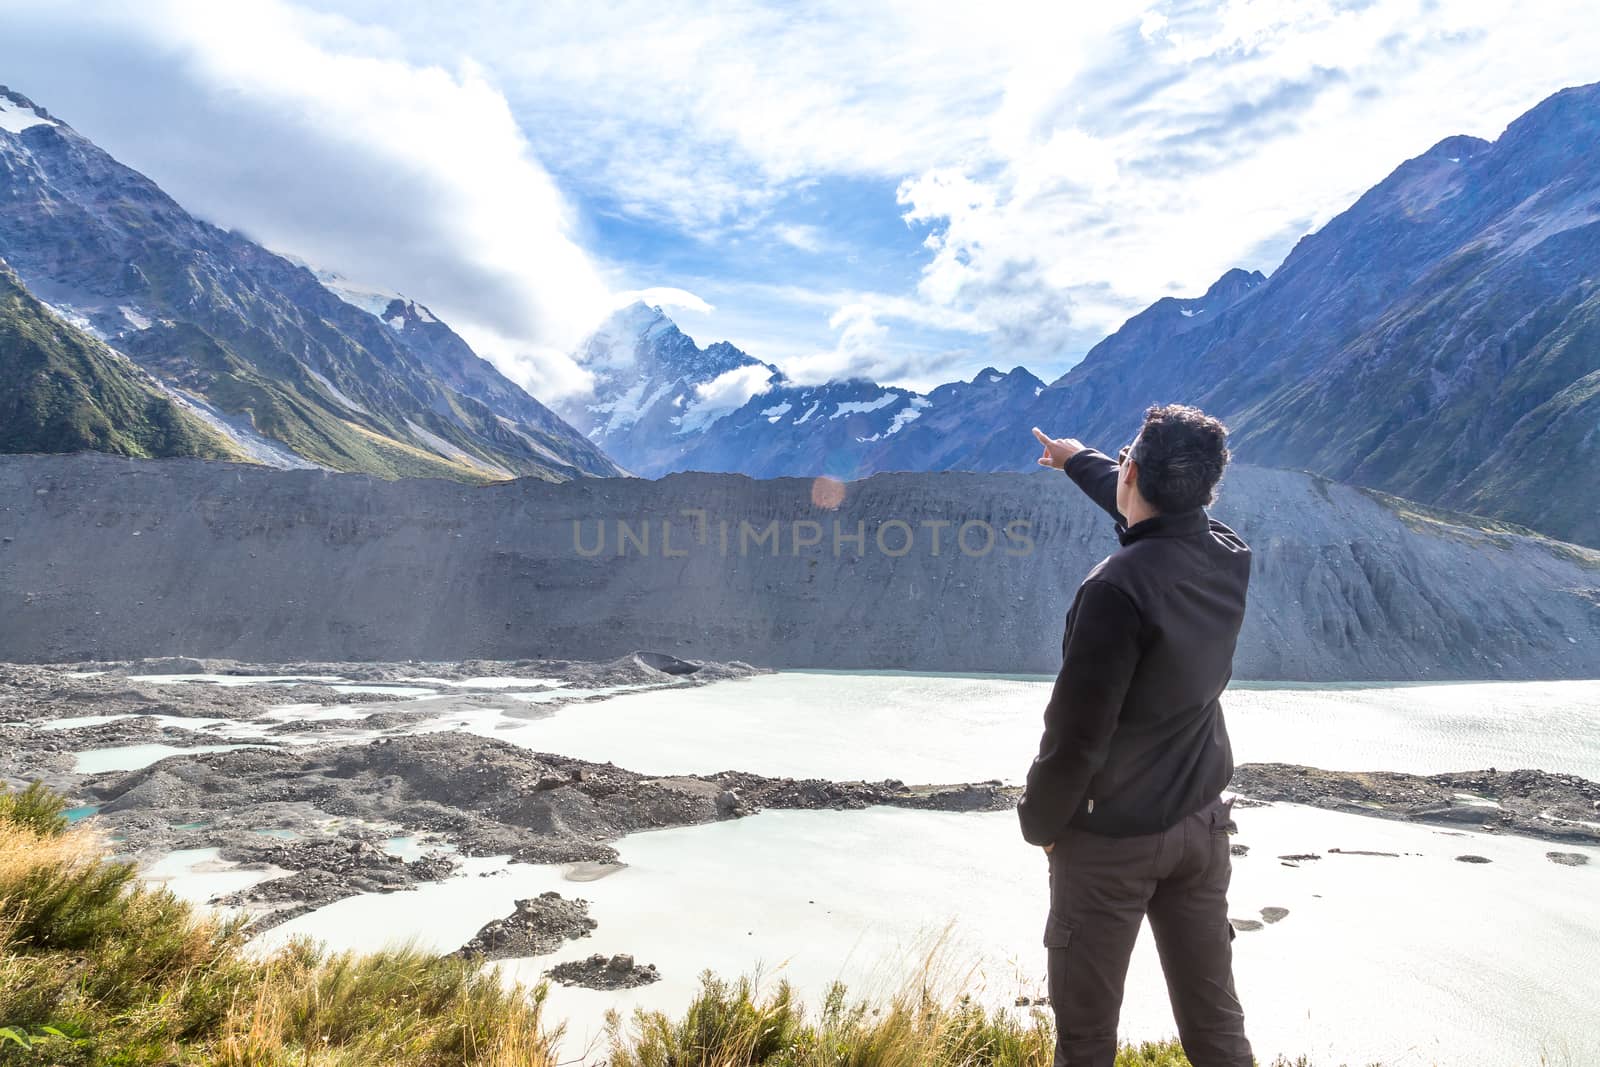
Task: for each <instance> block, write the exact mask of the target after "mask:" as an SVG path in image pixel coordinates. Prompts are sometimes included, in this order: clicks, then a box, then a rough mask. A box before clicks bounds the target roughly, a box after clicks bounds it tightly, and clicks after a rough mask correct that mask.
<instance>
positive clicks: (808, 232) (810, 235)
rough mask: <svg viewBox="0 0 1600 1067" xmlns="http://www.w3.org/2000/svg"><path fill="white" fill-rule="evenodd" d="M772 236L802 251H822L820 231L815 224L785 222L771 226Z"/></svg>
mask: <svg viewBox="0 0 1600 1067" xmlns="http://www.w3.org/2000/svg"><path fill="white" fill-rule="evenodd" d="M772 233H773V236H774V237H776V238H777V239H778V240H780V241H782V242H783V243H784V244H786V245H788V246H789V247H791V248H798V249H799V250H800V251H802V252H820V251H822V244H823V242H822V231H821V230H819V229H817V228H816V227H815V226H807V225H804V224H801V223H792V222H785V223H780V224H778V225H777V226H774V227H773V228H772Z"/></svg>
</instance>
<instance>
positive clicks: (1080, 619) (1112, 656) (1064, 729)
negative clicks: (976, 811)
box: [1017, 578, 1141, 845]
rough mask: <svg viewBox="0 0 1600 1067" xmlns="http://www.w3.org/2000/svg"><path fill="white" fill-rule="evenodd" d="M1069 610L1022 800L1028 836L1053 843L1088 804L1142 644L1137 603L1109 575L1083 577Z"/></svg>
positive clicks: (1019, 808) (1030, 840)
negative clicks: (1057, 670)
mask: <svg viewBox="0 0 1600 1067" xmlns="http://www.w3.org/2000/svg"><path fill="white" fill-rule="evenodd" d="M1069 617H1070V618H1071V620H1072V621H1071V623H1070V625H1069V627H1068V630H1067V635H1066V639H1065V641H1064V642H1063V645H1064V648H1063V653H1062V658H1061V673H1060V674H1059V675H1057V676H1056V684H1055V688H1054V689H1053V690H1052V691H1051V693H1050V703H1049V705H1048V706H1046V708H1045V711H1044V736H1043V737H1042V738H1040V740H1039V754H1038V755H1037V756H1036V757H1034V760H1033V765H1032V766H1031V767H1029V768H1028V780H1027V786H1026V787H1025V788H1024V789H1023V793H1022V799H1021V800H1020V801H1019V802H1018V803H1017V817H1018V819H1020V820H1021V822H1022V837H1023V839H1024V840H1025V841H1027V842H1028V843H1029V844H1033V845H1050V844H1053V843H1054V842H1055V840H1056V838H1057V837H1059V836H1060V835H1061V832H1062V831H1063V830H1064V829H1066V826H1067V823H1068V822H1069V821H1071V819H1072V817H1073V816H1074V815H1076V814H1077V813H1078V810H1079V809H1080V808H1082V807H1084V805H1085V801H1086V800H1087V799H1088V793H1089V782H1090V781H1091V780H1092V779H1093V778H1094V776H1095V775H1096V774H1097V773H1099V771H1100V768H1101V767H1103V766H1104V765H1105V762H1106V755H1107V753H1108V752H1109V751H1110V747H1111V735H1112V733H1113V732H1114V731H1115V730H1116V727H1117V719H1118V718H1119V717H1120V716H1121V714H1122V701H1123V698H1124V697H1126V696H1127V693H1128V686H1129V684H1130V683H1131V682H1132V681H1133V672H1134V669H1135V668H1136V667H1137V666H1138V663H1139V655H1140V651H1141V646H1140V636H1139V635H1140V625H1141V623H1140V618H1139V609H1138V608H1136V607H1135V606H1134V604H1133V601H1132V600H1130V599H1128V595H1127V594H1126V593H1124V592H1123V591H1122V590H1120V589H1118V588H1117V587H1116V586H1114V585H1112V584H1110V583H1109V582H1105V581H1101V580H1099V579H1095V578H1091V579H1089V580H1088V581H1086V582H1084V583H1083V585H1082V586H1080V587H1079V588H1078V595H1077V597H1076V598H1075V600H1074V602H1073V606H1072V611H1071V613H1070V616H1069Z"/></svg>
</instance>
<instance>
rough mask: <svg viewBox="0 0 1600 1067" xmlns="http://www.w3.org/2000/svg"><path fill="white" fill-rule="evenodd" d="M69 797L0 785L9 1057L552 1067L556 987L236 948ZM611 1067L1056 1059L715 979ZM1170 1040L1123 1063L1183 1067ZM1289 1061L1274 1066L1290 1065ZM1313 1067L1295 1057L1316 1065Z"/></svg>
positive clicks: (985, 1029)
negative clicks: (115, 852)
mask: <svg viewBox="0 0 1600 1067" xmlns="http://www.w3.org/2000/svg"><path fill="white" fill-rule="evenodd" d="M65 806H66V804H65V801H64V800H63V799H62V798H60V797H57V796H54V795H52V794H50V793H48V792H46V791H44V790H41V789H38V788H36V787H34V788H30V789H28V790H27V791H24V792H21V793H6V792H4V790H3V787H0V1065H3V1067H11V1065H33V1067H45V1065H50V1067H55V1065H62V1067H78V1065H85V1067H87V1065H95V1067H101V1065H103V1067H135V1065H155V1064H163V1065H166V1064H196V1065H218V1067H355V1065H368V1064H371V1065H383V1067H398V1065H418V1067H456V1065H486V1067H511V1065H517V1067H555V1065H556V1064H557V1063H566V1064H575V1063H578V1062H585V1061H583V1060H579V1059H574V1058H573V1057H574V1056H577V1055H578V1053H577V1052H576V1051H570V1052H569V1053H568V1054H567V1057H566V1058H562V1057H560V1056H559V1055H558V1048H557V1045H558V1042H559V1040H560V1037H561V1033H560V1028H559V1027H547V1026H546V1025H545V1024H544V1020H543V1018H542V1014H541V1013H542V1008H543V1002H544V994H545V987H544V986H542V985H541V986H540V987H538V988H536V989H533V990H528V989H526V988H523V987H521V986H510V985H506V984H503V983H502V982H501V980H500V977H499V975H498V974H497V973H495V972H494V971H493V970H487V971H485V970H480V969H479V968H478V967H476V966H474V965H472V964H469V963H466V962H464V961H461V960H457V959H451V958H444V957H439V956H432V955H428V954H425V953H421V952H416V951H405V950H400V951H390V952H382V953H377V954H372V955H357V954H350V953H327V952H325V951H323V950H321V949H319V948H317V947H315V946H313V945H311V944H309V943H307V942H304V941H301V942H295V943H293V944H291V945H289V946H288V947H286V948H284V949H282V950H280V951H278V952H276V953H273V954H271V955H270V956H257V955H252V954H248V953H246V952H244V951H243V947H244V935H243V925H242V924H241V923H239V922H236V921H234V922H224V921H219V920H217V919H215V918H214V917H212V916H211V915H209V913H207V912H205V911H204V910H197V909H194V908H191V907H190V906H189V905H188V904H186V903H184V902H183V901H181V900H179V899H178V898H176V897H174V896H173V895H172V894H171V893H170V892H169V891H167V890H166V889H160V888H150V887H147V886H143V885H141V884H140V883H139V882H138V881H137V880H136V879H135V877H134V868H133V866H132V865H131V864H126V863H115V862H112V861H110V860H109V859H108V858H107V855H106V850H105V847H104V845H103V844H102V843H101V841H100V839H99V838H98V836H97V835H96V834H95V832H94V831H93V830H91V829H84V828H78V829H68V827H67V824H66V819H65V817H64V816H63V814H62V813H63V811H64V809H65ZM607 1043H608V1044H609V1046H610V1047H609V1049H608V1050H605V1051H601V1052H599V1053H598V1054H597V1055H595V1056H592V1057H590V1058H589V1059H588V1060H587V1061H586V1062H589V1063H603V1062H609V1063H610V1064H611V1065H613V1067H755V1065H762V1067H1046V1065H1048V1064H1049V1062H1050V1059H1051V1056H1050V1048H1051V1043H1052V1037H1051V1033H1050V1021H1049V1018H1048V1016H1047V1015H1046V1014H1045V1013H1044V1012H1042V1011H1034V1012H1033V1013H1032V1014H1031V1015H1029V1016H1028V1017H1026V1018H1022V1017H1019V1016H1018V1015H1016V1014H1014V1013H1011V1012H992V1013H991V1012H987V1011H985V1010H984V1009H983V1008H982V1007H980V1006H978V1005H976V1004H974V1003H973V1002H972V1001H970V1000H968V999H966V998H962V997H959V996H958V997H954V998H941V997H938V996H936V995H933V994H932V993H930V991H929V988H928V987H927V985H926V984H925V983H924V984H917V985H916V986H914V987H913V988H910V989H908V991H905V992H902V993H900V994H897V995H893V996H890V997H888V998H886V999H884V1000H883V1001H881V1002H880V1003H877V1004H866V1003H850V1002H848V1001H847V1000H846V996H845V990H844V988H843V987H842V986H835V987H834V988H833V989H832V990H831V991H830V992H829V994H828V996H827V997H826V999H825V1000H824V1003H823V1004H822V1006H821V1009H820V1011H818V1012H817V1013H816V1014H815V1016H812V1015H810V1014H808V1013H807V1012H806V1011H805V1010H804V1009H803V1008H802V1007H801V1005H800V1004H799V1003H798V1002H797V1001H796V999H795V998H794V996H793V994H792V992H791V990H790V988H789V987H788V986H787V984H784V983H778V984H777V985H776V986H775V987H774V988H773V990H772V991H771V992H770V993H767V994H765V995H758V992H757V987H756V984H755V983H754V982H753V981H752V980H751V979H748V978H745V979H741V980H739V981H736V982H731V983H730V982H724V981H721V980H719V979H716V978H714V977H712V976H711V975H709V974H708V975H706V976H705V978H704V982H703V986H702V989H701V991H700V994H699V995H698V996H697V997H696V998H695V1000H694V1002H693V1003H692V1004H691V1005H690V1006H689V1008H688V1009H687V1010H686V1011H685V1012H684V1013H683V1014H682V1015H681V1016H678V1017H676V1018H673V1017H668V1016H666V1015H663V1014H660V1013H656V1012H643V1011H640V1012H636V1013H635V1014H634V1015H633V1017H632V1018H631V1019H630V1020H628V1021H627V1022H624V1021H623V1019H622V1018H621V1017H620V1016H617V1015H615V1014H613V1016H612V1017H611V1018H610V1020H609V1027H608V1042H607ZM1188 1062H1189V1061H1188V1060H1187V1059H1186V1058H1185V1057H1184V1056H1183V1053H1182V1051H1181V1050H1180V1049H1179V1048H1178V1046H1177V1044H1176V1043H1174V1042H1165V1043H1156V1044H1145V1045H1140V1046H1138V1047H1129V1048H1125V1049H1124V1050H1123V1051H1122V1053H1121V1054H1120V1055H1119V1056H1118V1059H1117V1063H1118V1065H1119V1067H1186V1065H1187V1064H1188ZM1282 1062H1284V1061H1280V1063H1282ZM1303 1063H1304V1061H1301V1064H1302V1065H1303Z"/></svg>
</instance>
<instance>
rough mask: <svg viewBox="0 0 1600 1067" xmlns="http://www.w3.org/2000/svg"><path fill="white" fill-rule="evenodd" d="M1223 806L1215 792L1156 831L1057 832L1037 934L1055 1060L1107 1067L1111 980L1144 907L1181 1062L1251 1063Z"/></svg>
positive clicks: (1114, 994)
mask: <svg viewBox="0 0 1600 1067" xmlns="http://www.w3.org/2000/svg"><path fill="white" fill-rule="evenodd" d="M1232 806H1233V805H1232V801H1231V800H1230V801H1223V800H1222V798H1221V797H1218V798H1217V799H1216V800H1215V801H1213V802H1211V803H1209V804H1207V805H1206V806H1205V807H1204V808H1202V809H1200V810H1199V811H1197V812H1195V813H1194V814H1192V815H1189V816H1187V817H1185V818H1184V819H1182V820H1181V821H1179V822H1178V823H1176V824H1175V825H1173V826H1172V827H1170V828H1169V829H1167V830H1163V831H1162V832H1160V833H1154V834H1141V835H1137V836H1133V837H1111V836H1109V835H1105V834H1097V833H1092V832H1090V831H1088V830H1080V829H1075V828H1069V829H1067V830H1066V831H1065V832H1064V833H1063V834H1062V835H1061V837H1060V838H1058V839H1057V841H1056V842H1055V847H1054V848H1053V849H1052V850H1051V851H1050V854H1049V864H1050V916H1049V919H1048V920H1047V922H1046V925H1045V936H1044V943H1045V947H1046V950H1047V953H1048V959H1049V981H1050V1003H1051V1005H1052V1006H1053V1008H1054V1009H1055V1016H1056V1053H1055V1065H1056V1067H1111V1065H1112V1063H1113V1061H1114V1060H1115V1058H1116V1053H1117V1018H1118V1014H1119V1012H1120V1010H1121V1007H1122V986H1123V979H1124V978H1125V977H1126V975H1127V973H1128V959H1129V956H1130V955H1131V954H1132V952H1133V945H1134V941H1135V940H1136V939H1137V937H1138V934H1139V925H1140V923H1141V921H1142V920H1143V919H1144V917H1145V916H1146V915H1148V916H1149V918H1150V929H1151V931H1152V932H1153V933H1154V934H1155V940H1156V950H1157V951H1158V952H1159V953H1160V956H1161V969H1162V971H1163V972H1164V973H1165V975H1166V979H1167V991H1168V993H1169V994H1170V996H1171V999H1172V1011H1173V1015H1174V1017H1175V1018H1176V1020H1177V1023H1178V1036H1179V1037H1180V1038H1181V1040H1182V1041H1183V1048H1184V1052H1185V1053H1187V1054H1188V1056H1189V1060H1190V1062H1192V1063H1193V1064H1194V1065H1195V1067H1251V1065H1252V1063H1253V1061H1252V1059H1251V1053H1250V1042H1249V1041H1248V1040H1247V1039H1246V1038H1245V1034H1244V1012H1243V1010H1242V1009H1241V1008H1240V1007H1239V998H1238V996H1237V995H1235V993H1234V988H1233V926H1232V924H1231V923H1229V922H1228V912H1227V906H1228V905H1227V894H1228V881H1229V878H1230V877H1231V875H1232V870H1233V861H1232V856H1231V853H1230V850H1229V842H1228V827H1229V825H1230V822H1231V820H1230V811H1231V809H1232Z"/></svg>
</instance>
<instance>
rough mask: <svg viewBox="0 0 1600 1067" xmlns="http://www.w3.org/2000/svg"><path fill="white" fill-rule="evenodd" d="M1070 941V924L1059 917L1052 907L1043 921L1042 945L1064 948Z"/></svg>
mask: <svg viewBox="0 0 1600 1067" xmlns="http://www.w3.org/2000/svg"><path fill="white" fill-rule="evenodd" d="M1071 942H1072V924H1071V923H1069V922H1067V921H1066V920H1065V919H1061V918H1059V917H1058V916H1057V915H1056V913H1055V909H1053V908H1052V909H1051V911H1050V914H1049V915H1048V916H1047V917H1046V918H1045V921H1044V947H1045V948H1066V947H1067V945H1068V944H1070V943H1071Z"/></svg>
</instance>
